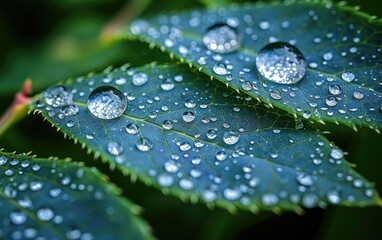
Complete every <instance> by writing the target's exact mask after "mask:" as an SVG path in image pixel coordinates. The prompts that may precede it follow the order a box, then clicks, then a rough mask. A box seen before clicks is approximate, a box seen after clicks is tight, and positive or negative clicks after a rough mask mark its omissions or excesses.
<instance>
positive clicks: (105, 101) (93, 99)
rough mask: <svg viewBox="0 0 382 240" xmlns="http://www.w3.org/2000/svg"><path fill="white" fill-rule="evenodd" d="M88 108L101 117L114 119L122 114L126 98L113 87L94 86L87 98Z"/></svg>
mask: <svg viewBox="0 0 382 240" xmlns="http://www.w3.org/2000/svg"><path fill="white" fill-rule="evenodd" d="M87 105H88V109H89V111H90V112H91V113H92V114H93V115H94V116H96V117H98V118H101V119H114V118H117V117H119V116H121V115H122V114H123V112H124V111H125V109H126V107H127V100H126V98H125V96H124V95H123V93H122V92H121V91H119V90H118V89H116V88H114V87H108V86H103V87H99V88H96V89H95V90H94V91H93V92H92V93H91V94H90V95H89V98H88V102H87Z"/></svg>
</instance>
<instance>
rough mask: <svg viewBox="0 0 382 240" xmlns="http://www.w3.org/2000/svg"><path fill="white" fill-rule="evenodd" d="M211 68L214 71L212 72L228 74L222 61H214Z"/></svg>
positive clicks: (221, 74)
mask: <svg viewBox="0 0 382 240" xmlns="http://www.w3.org/2000/svg"><path fill="white" fill-rule="evenodd" d="M212 70H213V71H214V73H216V74H217V75H220V76H224V75H227V74H228V69H227V67H226V65H225V64H224V63H215V65H214V67H213V68H212Z"/></svg>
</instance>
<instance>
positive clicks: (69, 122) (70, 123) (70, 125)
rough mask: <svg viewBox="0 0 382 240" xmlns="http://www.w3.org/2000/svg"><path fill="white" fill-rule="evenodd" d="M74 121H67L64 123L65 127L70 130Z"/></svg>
mask: <svg viewBox="0 0 382 240" xmlns="http://www.w3.org/2000/svg"><path fill="white" fill-rule="evenodd" d="M74 124H75V123H74V121H73V120H69V121H68V122H67V123H66V126H67V127H69V128H71V127H73V126H74Z"/></svg>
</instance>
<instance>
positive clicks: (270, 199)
mask: <svg viewBox="0 0 382 240" xmlns="http://www.w3.org/2000/svg"><path fill="white" fill-rule="evenodd" d="M261 202H262V203H263V204H264V205H265V206H275V205H276V204H277V203H278V202H279V198H278V197H277V196H276V195H275V194H273V193H266V194H264V195H263V196H262V197H261Z"/></svg>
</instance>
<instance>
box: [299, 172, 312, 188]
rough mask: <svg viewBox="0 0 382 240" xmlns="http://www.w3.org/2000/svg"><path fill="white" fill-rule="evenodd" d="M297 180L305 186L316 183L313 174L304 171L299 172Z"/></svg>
mask: <svg viewBox="0 0 382 240" xmlns="http://www.w3.org/2000/svg"><path fill="white" fill-rule="evenodd" d="M296 180H297V182H298V183H300V184H301V185H304V186H312V185H313V184H314V181H313V178H312V176H310V175H306V174H303V173H299V174H297V176H296Z"/></svg>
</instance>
